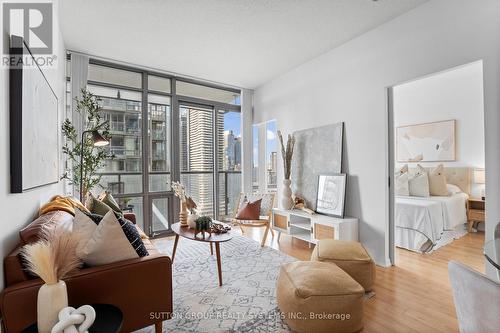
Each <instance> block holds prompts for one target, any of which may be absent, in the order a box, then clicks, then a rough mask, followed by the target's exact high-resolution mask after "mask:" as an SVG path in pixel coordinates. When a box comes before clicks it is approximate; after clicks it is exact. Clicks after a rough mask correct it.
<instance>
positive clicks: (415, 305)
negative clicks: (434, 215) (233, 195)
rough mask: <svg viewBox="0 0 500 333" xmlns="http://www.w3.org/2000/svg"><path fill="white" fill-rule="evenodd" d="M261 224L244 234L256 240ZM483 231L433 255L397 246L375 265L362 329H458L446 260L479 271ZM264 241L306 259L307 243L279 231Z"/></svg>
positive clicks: (482, 269)
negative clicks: (389, 263) (388, 262)
mask: <svg viewBox="0 0 500 333" xmlns="http://www.w3.org/2000/svg"><path fill="white" fill-rule="evenodd" d="M261 235H262V230H261V229H260V228H251V229H246V231H245V236H247V237H250V238H252V239H255V240H256V241H260V239H261V238H260V237H261ZM483 243H484V233H481V232H478V233H469V234H467V235H466V236H464V237H462V238H460V239H458V240H456V241H454V242H453V243H451V244H449V245H447V246H444V247H442V248H441V249H439V250H438V251H436V252H435V253H432V254H418V253H413V252H410V251H406V250H402V249H396V266H393V267H389V268H382V267H378V266H377V278H376V282H375V287H374V290H375V293H376V295H375V297H373V298H371V299H369V300H367V301H366V302H365V310H364V311H365V328H364V330H363V331H362V332H370V333H371V332H405V333H406V332H458V326H457V325H458V324H457V319H456V314H455V307H454V305H453V296H452V293H451V287H450V282H449V278H448V266H447V265H448V261H450V260H457V261H460V262H462V263H464V264H466V265H469V266H471V267H472V268H474V269H476V270H478V271H480V272H483V273H484V264H485V262H484V256H483V254H482V247H483ZM267 245H269V246H272V247H273V248H275V249H278V250H280V251H282V252H285V253H287V254H289V255H291V256H293V257H295V258H297V259H300V260H308V259H309V256H310V254H311V252H312V248H309V246H308V244H307V243H306V242H303V241H301V240H297V239H292V238H291V237H289V236H286V235H281V240H280V242H279V243H278V242H277V237H275V238H274V239H272V238H271V237H270V235H269V237H268V241H267Z"/></svg>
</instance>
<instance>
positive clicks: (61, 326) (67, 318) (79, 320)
mask: <svg viewBox="0 0 500 333" xmlns="http://www.w3.org/2000/svg"><path fill="white" fill-rule="evenodd" d="M94 320H95V310H94V308H93V307H91V306H90V305H82V306H80V307H79V308H78V309H75V308H72V307H71V306H68V307H66V308H63V309H62V310H61V311H59V322H58V323H57V324H56V325H55V326H54V327H53V328H52V331H51V333H88V329H89V328H90V326H92V324H93V323H94Z"/></svg>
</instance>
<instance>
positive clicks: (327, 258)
mask: <svg viewBox="0 0 500 333" xmlns="http://www.w3.org/2000/svg"><path fill="white" fill-rule="evenodd" d="M311 260H312V261H323V262H333V263H335V264H336V265H337V266H339V267H340V268H342V269H343V270H344V271H345V272H346V273H347V274H349V275H350V276H351V277H352V278H353V279H354V280H356V281H358V283H359V284H360V285H362V286H363V288H365V291H371V290H372V287H373V283H374V282H375V262H374V261H373V259H372V258H371V257H370V255H369V254H368V252H367V251H366V249H365V248H364V247H363V245H361V243H358V242H351V241H342V240H335V239H322V240H320V241H318V243H317V244H316V247H315V248H314V251H313V253H312V254H311Z"/></svg>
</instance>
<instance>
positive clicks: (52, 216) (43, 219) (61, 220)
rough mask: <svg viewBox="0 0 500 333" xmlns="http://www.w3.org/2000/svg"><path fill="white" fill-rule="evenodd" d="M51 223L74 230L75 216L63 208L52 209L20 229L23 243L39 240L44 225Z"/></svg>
mask: <svg viewBox="0 0 500 333" xmlns="http://www.w3.org/2000/svg"><path fill="white" fill-rule="evenodd" d="M50 223H56V224H59V225H61V226H62V227H63V228H64V229H67V230H72V226H73V216H72V215H71V214H70V213H67V212H65V211H62V210H57V211H51V212H48V213H45V214H43V215H40V216H39V217H38V218H37V219H35V220H34V221H33V222H31V223H30V224H28V225H27V226H26V227H24V228H23V229H21V230H20V231H19V238H20V239H21V244H22V245H26V244H31V243H35V242H36V241H38V240H39V239H40V237H39V234H40V231H41V230H42V228H43V226H44V225H48V224H50Z"/></svg>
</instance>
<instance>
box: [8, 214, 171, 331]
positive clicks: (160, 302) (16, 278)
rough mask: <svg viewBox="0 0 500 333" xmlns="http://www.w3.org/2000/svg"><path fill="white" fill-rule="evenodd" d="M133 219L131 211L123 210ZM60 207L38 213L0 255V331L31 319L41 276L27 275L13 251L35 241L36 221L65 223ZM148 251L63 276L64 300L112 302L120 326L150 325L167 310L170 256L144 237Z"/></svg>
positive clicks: (33, 319)
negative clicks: (0, 284)
mask: <svg viewBox="0 0 500 333" xmlns="http://www.w3.org/2000/svg"><path fill="white" fill-rule="evenodd" d="M126 218H128V219H129V220H132V222H134V224H135V216H133V215H130V214H128V215H127V216H126ZM72 219H73V216H72V215H71V214H68V213H66V212H63V211H56V212H50V213H47V214H44V215H43V216H42V217H41V218H38V219H36V220H35V221H33V222H32V223H31V224H30V225H28V226H27V227H26V228H24V229H22V230H21V231H20V233H19V234H20V244H19V245H18V246H17V247H16V249H15V250H14V251H12V252H11V253H10V254H9V255H8V256H7V257H6V258H5V259H4V274H5V277H4V278H5V289H4V290H3V291H2V293H1V295H0V308H1V313H2V318H3V323H2V326H3V332H7V333H18V332H21V331H22V330H23V329H25V328H26V327H28V326H30V325H31V324H33V323H34V322H36V307H37V294H38V289H39V288H40V286H41V285H42V284H43V281H42V280H41V279H39V278H37V277H34V276H30V275H29V274H28V273H27V272H26V271H25V270H24V269H23V265H22V261H21V257H20V255H19V251H20V249H21V247H22V246H23V245H24V244H26V243H30V242H33V241H36V240H37V239H38V238H37V235H38V231H39V230H40V227H41V226H42V225H43V224H45V223H48V222H56V223H71V222H72ZM144 244H145V245H146V247H147V249H148V252H149V256H146V257H142V258H137V259H130V260H124V261H120V262H116V263H112V264H107V265H102V266H98V267H83V268H81V269H78V270H76V271H74V272H72V273H71V274H70V275H69V276H68V277H66V278H65V279H64V281H65V282H66V286H67V290H68V301H69V305H71V306H74V307H77V306H80V305H83V304H91V303H105V304H113V305H115V306H117V307H118V308H120V309H121V311H122V312H123V326H122V332H131V331H134V330H137V329H140V328H143V327H146V326H150V325H155V328H156V332H157V333H160V332H161V331H162V330H161V327H162V321H163V320H167V319H170V316H171V313H172V261H171V260H170V258H169V257H168V256H166V255H164V254H160V253H159V252H158V251H157V250H156V248H155V247H154V245H153V244H152V243H151V241H150V240H149V239H144Z"/></svg>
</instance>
